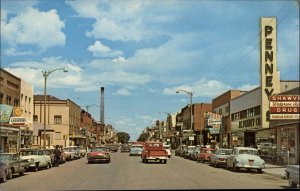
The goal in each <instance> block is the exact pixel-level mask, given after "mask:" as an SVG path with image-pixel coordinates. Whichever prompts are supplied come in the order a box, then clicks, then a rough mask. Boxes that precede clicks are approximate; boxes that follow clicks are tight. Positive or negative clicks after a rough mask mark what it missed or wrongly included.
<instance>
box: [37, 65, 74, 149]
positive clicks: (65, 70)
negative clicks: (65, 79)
mask: <svg viewBox="0 0 300 191" xmlns="http://www.w3.org/2000/svg"><path fill="white" fill-rule="evenodd" d="M57 70H63V71H64V72H68V69H67V68H57V69H54V70H48V71H42V73H43V77H44V80H45V81H44V137H43V138H44V143H43V147H44V148H46V97H47V78H48V76H49V75H50V74H51V73H52V72H54V71H57Z"/></svg>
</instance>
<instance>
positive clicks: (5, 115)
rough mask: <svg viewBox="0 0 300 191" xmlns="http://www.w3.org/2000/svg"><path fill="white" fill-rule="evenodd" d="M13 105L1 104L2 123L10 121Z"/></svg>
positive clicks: (0, 120) (0, 121)
mask: <svg viewBox="0 0 300 191" xmlns="http://www.w3.org/2000/svg"><path fill="white" fill-rule="evenodd" d="M12 110H13V106H11V105H5V104H0V123H8V122H9V118H10V116H11V113H12Z"/></svg>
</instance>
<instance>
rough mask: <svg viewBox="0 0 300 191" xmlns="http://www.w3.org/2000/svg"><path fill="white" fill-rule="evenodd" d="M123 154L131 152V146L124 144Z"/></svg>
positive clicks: (122, 147)
mask: <svg viewBox="0 0 300 191" xmlns="http://www.w3.org/2000/svg"><path fill="white" fill-rule="evenodd" d="M121 152H130V146H129V145H127V144H123V145H122V146H121Z"/></svg>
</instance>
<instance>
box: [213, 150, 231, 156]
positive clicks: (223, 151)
mask: <svg viewBox="0 0 300 191" xmlns="http://www.w3.org/2000/svg"><path fill="white" fill-rule="evenodd" d="M231 152H232V150H229V149H226V150H225V149H224V150H223V149H219V150H217V151H216V154H217V155H230V154H231Z"/></svg>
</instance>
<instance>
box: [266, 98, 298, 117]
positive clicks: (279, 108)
mask: <svg viewBox="0 0 300 191" xmlns="http://www.w3.org/2000/svg"><path fill="white" fill-rule="evenodd" d="M299 114H300V96H299V95H274V96H271V97H270V119H272V120H295V119H299Z"/></svg>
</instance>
